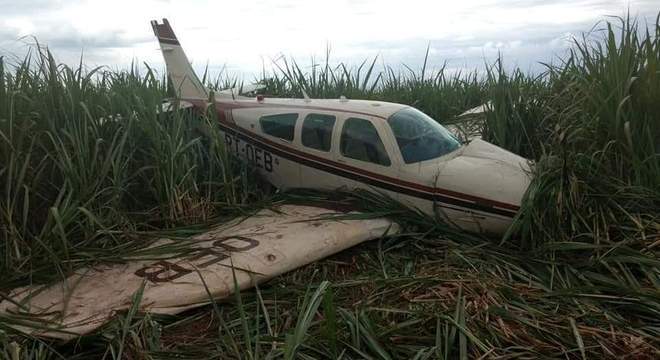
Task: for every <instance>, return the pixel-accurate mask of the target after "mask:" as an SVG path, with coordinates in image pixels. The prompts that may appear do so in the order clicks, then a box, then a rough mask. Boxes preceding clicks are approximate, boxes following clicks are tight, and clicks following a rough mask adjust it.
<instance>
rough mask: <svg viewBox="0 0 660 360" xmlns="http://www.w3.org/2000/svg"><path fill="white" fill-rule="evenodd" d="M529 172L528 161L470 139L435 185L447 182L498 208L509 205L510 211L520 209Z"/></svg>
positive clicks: (480, 141) (488, 144)
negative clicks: (489, 201) (488, 201)
mask: <svg viewBox="0 0 660 360" xmlns="http://www.w3.org/2000/svg"><path fill="white" fill-rule="evenodd" d="M529 172H530V162H529V160H527V159H525V158H523V157H521V156H518V155H516V154H514V153H512V152H509V151H506V150H504V149H502V148H500V147H498V146H495V145H493V144H491V143H488V142H486V141H483V140H481V139H474V140H472V141H471V142H470V143H469V144H468V145H466V146H464V147H463V149H462V153H461V154H460V155H459V156H457V157H455V158H453V159H452V160H450V161H449V162H447V164H446V166H445V167H444V168H443V169H441V171H440V176H439V178H438V185H439V186H440V184H441V183H443V182H445V181H447V182H451V183H453V184H454V186H456V188H457V190H458V191H461V192H464V193H467V194H471V195H473V196H475V197H478V198H483V199H487V200H491V201H492V202H493V203H494V204H497V203H501V205H500V206H501V207H507V206H506V205H510V206H508V208H509V209H512V210H513V209H516V208H517V207H518V206H520V202H521V200H522V197H523V195H524V194H525V191H527V187H528V186H529V183H530V180H531V179H530V174H529ZM443 179H444V180H443Z"/></svg>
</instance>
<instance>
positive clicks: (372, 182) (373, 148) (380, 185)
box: [337, 116, 399, 199]
mask: <svg viewBox="0 0 660 360" xmlns="http://www.w3.org/2000/svg"><path fill="white" fill-rule="evenodd" d="M377 121H378V120H373V119H371V118H370V117H351V116H348V117H346V118H345V119H343V121H342V122H341V124H339V128H338V130H337V135H338V136H337V138H338V139H337V162H338V163H340V164H341V165H343V166H344V167H345V168H346V170H347V171H348V172H349V173H350V176H344V177H343V179H342V181H343V184H344V186H346V187H347V188H348V189H349V190H350V189H355V188H362V189H368V190H375V191H380V192H385V193H387V194H388V195H389V196H391V197H392V198H394V199H397V198H398V193H396V192H395V191H391V190H392V186H391V185H392V181H390V180H396V178H397V175H398V171H399V169H398V163H397V161H396V160H397V159H396V158H395V157H393V156H392V153H391V151H392V150H391V149H390V146H389V145H390V144H389V141H388V140H389V138H388V137H386V136H385V135H386V134H385V133H384V130H383V129H381V128H380V125H382V124H380V123H378V122H377Z"/></svg>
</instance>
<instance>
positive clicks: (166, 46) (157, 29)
mask: <svg viewBox="0 0 660 360" xmlns="http://www.w3.org/2000/svg"><path fill="white" fill-rule="evenodd" d="M151 27H152V28H153V30H154V35H156V38H157V39H158V43H159V44H160V49H161V51H162V52H163V58H164V59H165V66H166V67H167V76H168V77H169V79H170V81H171V83H172V86H173V87H174V89H175V90H176V92H177V95H178V96H179V97H180V98H182V99H206V98H207V97H208V92H207V90H206V87H204V84H202V82H201V80H199V78H198V77H197V75H196V74H195V71H194V70H193V68H192V66H191V65H190V62H189V61H188V57H187V56H186V53H185V52H184V51H183V48H182V47H181V44H180V43H179V40H178V39H177V38H176V35H175V34H174V30H172V27H171V26H170V23H169V22H168V21H167V19H163V23H162V24H159V23H158V21H156V20H152V21H151Z"/></svg>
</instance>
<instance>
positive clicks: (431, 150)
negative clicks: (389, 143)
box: [387, 107, 461, 164]
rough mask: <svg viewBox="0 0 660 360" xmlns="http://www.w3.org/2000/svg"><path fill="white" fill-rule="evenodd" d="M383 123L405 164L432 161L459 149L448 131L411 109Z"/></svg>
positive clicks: (406, 109)
mask: <svg viewBox="0 0 660 360" xmlns="http://www.w3.org/2000/svg"><path fill="white" fill-rule="evenodd" d="M387 123H388V124H389V125H390V128H392V132H393V133H394V137H395V138H396V142H397V144H398V145H399V150H400V151H401V156H402V157H403V161H404V162H405V163H406V164H412V163H416V162H420V161H424V160H430V159H435V158H438V157H440V156H443V155H445V154H449V153H450V152H452V151H454V150H456V149H458V148H459V147H460V146H461V143H460V142H459V141H458V140H457V139H456V138H455V137H454V136H453V135H452V134H451V133H450V132H449V130H447V129H445V128H444V127H443V126H442V125H440V124H439V123H438V122H437V121H435V120H433V119H432V118H431V117H429V116H428V115H426V114H424V113H423V112H421V111H419V110H417V109H415V108H412V107H408V108H405V109H402V110H399V111H397V112H396V113H394V115H392V116H390V118H389V119H387Z"/></svg>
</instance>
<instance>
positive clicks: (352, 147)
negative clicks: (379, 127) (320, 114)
mask: <svg viewBox="0 0 660 360" xmlns="http://www.w3.org/2000/svg"><path fill="white" fill-rule="evenodd" d="M339 148H340V151H341V154H342V155H344V156H346V157H348V158H351V159H356V160H362V161H368V162H372V163H375V164H379V165H385V166H389V165H390V158H389V157H388V156H387V151H385V147H384V146H383V142H382V141H381V140H380V136H378V131H376V128H375V127H374V125H373V124H372V123H371V121H369V120H365V119H359V118H349V119H346V122H345V123H344V127H343V128H342V130H341V141H340V143H339Z"/></svg>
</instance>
